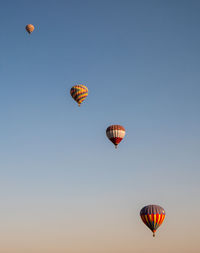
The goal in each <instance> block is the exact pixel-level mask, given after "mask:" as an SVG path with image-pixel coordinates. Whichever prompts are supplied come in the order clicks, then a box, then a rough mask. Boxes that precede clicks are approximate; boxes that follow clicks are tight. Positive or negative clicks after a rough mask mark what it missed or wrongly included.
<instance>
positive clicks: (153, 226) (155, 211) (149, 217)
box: [140, 205, 165, 236]
mask: <svg viewBox="0 0 200 253" xmlns="http://www.w3.org/2000/svg"><path fill="white" fill-rule="evenodd" d="M140 216H141V219H142V221H143V222H144V224H145V225H146V226H147V227H148V228H149V229H150V230H151V231H152V232H153V236H155V232H156V230H157V229H158V227H159V226H160V225H161V224H162V223H163V221H164V219H165V210H164V209H163V208H162V207H161V206H157V205H149V206H145V207H143V208H142V209H141V211H140Z"/></svg>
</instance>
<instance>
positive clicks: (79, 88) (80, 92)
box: [70, 84, 88, 106]
mask: <svg viewBox="0 0 200 253" xmlns="http://www.w3.org/2000/svg"><path fill="white" fill-rule="evenodd" d="M70 94H71V96H72V97H73V99H74V100H75V101H76V102H77V103H78V105H79V106H80V105H81V103H82V102H83V101H84V100H85V99H86V97H87V96H88V88H87V87H86V86H84V85H82V84H78V85H75V86H73V87H72V88H71V90H70Z"/></svg>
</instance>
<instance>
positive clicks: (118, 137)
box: [106, 125, 126, 148]
mask: <svg viewBox="0 0 200 253" xmlns="http://www.w3.org/2000/svg"><path fill="white" fill-rule="evenodd" d="M125 133H126V131H125V128H124V127H123V126H120V125H112V126H109V127H108V128H107V130H106V135H107V137H108V139H109V140H110V141H112V143H113V144H114V145H115V148H117V145H118V144H119V143H120V142H121V141H122V140H123V138H124V136H125Z"/></svg>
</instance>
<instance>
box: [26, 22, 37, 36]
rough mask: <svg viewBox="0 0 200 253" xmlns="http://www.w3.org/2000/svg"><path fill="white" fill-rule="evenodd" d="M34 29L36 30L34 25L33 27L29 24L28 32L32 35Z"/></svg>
mask: <svg viewBox="0 0 200 253" xmlns="http://www.w3.org/2000/svg"><path fill="white" fill-rule="evenodd" d="M34 29H35V27H34V25H32V24H28V25H27V26H26V31H27V32H28V33H29V34H30V33H32V32H33V31H34Z"/></svg>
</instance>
